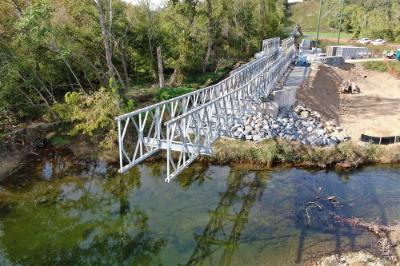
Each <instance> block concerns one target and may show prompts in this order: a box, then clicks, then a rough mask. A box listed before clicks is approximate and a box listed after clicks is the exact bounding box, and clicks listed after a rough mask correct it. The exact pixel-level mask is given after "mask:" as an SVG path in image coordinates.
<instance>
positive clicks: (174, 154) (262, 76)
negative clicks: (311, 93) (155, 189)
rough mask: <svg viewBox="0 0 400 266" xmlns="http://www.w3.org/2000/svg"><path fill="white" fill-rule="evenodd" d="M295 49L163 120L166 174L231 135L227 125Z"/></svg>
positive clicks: (265, 88) (267, 88)
mask: <svg viewBox="0 0 400 266" xmlns="http://www.w3.org/2000/svg"><path fill="white" fill-rule="evenodd" d="M295 55H296V53H295V50H294V49H293V47H292V48H290V49H288V50H287V53H286V55H285V56H282V57H280V58H278V60H277V61H276V62H275V63H274V65H273V66H272V67H271V68H269V69H267V70H266V71H265V72H262V73H259V74H258V75H256V76H255V77H253V78H252V79H251V80H249V81H248V82H247V83H245V84H244V85H242V86H241V87H239V88H237V89H235V90H233V91H231V92H228V93H226V94H225V95H222V96H220V97H218V98H216V99H214V100H212V101H210V102H208V103H205V104H203V105H201V106H198V107H196V108H194V109H192V110H191V111H188V112H186V113H184V114H182V115H180V116H178V117H175V118H173V119H171V120H169V121H167V122H166V126H167V142H166V143H165V149H166V150H167V178H166V181H167V182H169V181H171V179H172V178H174V177H175V176H177V175H178V174H179V173H180V172H181V171H182V170H183V169H185V168H186V167H187V166H188V165H190V164H191V163H192V162H193V161H194V160H195V159H196V158H197V157H198V156H199V155H201V154H205V155H211V154H212V144H213V143H214V141H215V140H217V139H218V138H219V137H220V136H231V132H230V129H231V128H232V126H233V125H234V124H235V121H236V120H237V119H240V118H241V117H242V116H243V115H244V113H245V112H246V111H247V110H248V108H249V106H251V105H252V104H254V103H256V104H257V103H258V102H259V101H260V97H261V96H266V95H268V94H269V93H270V92H271V90H272V88H273V86H274V84H275V83H276V82H277V81H278V80H279V79H281V78H282V76H283V74H284V73H285V71H286V70H287V69H288V67H289V65H290V63H291V62H292V61H293V60H294V57H295Z"/></svg>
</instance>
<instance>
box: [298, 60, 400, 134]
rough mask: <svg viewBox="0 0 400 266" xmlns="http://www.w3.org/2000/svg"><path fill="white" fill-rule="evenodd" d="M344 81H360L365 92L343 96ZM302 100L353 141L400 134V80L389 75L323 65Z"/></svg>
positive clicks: (305, 88) (302, 92)
mask: <svg viewBox="0 0 400 266" xmlns="http://www.w3.org/2000/svg"><path fill="white" fill-rule="evenodd" d="M343 80H348V81H350V82H356V83H357V85H358V86H359V88H360V90H361V93H359V94H345V95H343V94H340V93H339V90H340V89H339V88H340V83H341V82H342V81H343ZM297 96H298V99H299V100H300V101H302V102H303V103H305V104H306V105H307V106H308V107H310V108H312V109H313V110H316V111H318V112H319V113H320V114H321V115H322V116H323V117H324V118H325V119H332V120H335V121H336V122H337V123H339V125H340V126H341V127H342V128H343V129H344V130H345V131H346V133H347V134H348V135H350V136H351V138H352V139H354V140H358V139H360V136H361V134H367V135H370V136H377V137H386V136H398V135H400V104H399V103H400V80H399V79H396V78H395V77H393V76H391V75H390V74H388V73H379V72H374V71H366V70H364V69H363V68H362V67H361V65H351V64H345V65H343V66H342V67H340V68H339V67H331V66H323V65H322V66H320V67H319V69H318V70H313V71H312V72H311V76H310V78H309V80H308V81H306V82H305V83H304V85H303V87H302V88H301V89H300V90H299V91H298V94H297Z"/></svg>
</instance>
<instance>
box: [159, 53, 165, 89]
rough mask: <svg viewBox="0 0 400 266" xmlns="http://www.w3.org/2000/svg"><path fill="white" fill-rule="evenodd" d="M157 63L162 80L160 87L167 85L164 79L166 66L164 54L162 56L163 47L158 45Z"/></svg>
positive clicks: (160, 80) (160, 79)
mask: <svg viewBox="0 0 400 266" xmlns="http://www.w3.org/2000/svg"><path fill="white" fill-rule="evenodd" d="M157 65H158V80H159V82H160V89H161V88H163V87H164V86H165V81H164V68H163V63H162V56H161V47H160V46H158V47H157Z"/></svg>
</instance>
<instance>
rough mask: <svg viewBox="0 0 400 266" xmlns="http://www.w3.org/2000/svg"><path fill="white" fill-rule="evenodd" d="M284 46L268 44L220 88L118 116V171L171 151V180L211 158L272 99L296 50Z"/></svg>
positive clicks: (276, 39) (168, 162) (273, 40)
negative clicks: (250, 109)
mask: <svg viewBox="0 0 400 266" xmlns="http://www.w3.org/2000/svg"><path fill="white" fill-rule="evenodd" d="M282 42H284V43H285V46H283V47H282V49H280V47H279V44H280V39H279V38H272V39H267V40H264V41H263V52H264V54H263V56H262V57H260V58H258V59H256V60H253V61H251V62H249V63H247V64H245V65H244V66H242V67H240V68H239V69H236V70H235V71H233V72H231V75H230V76H229V77H228V78H226V79H224V80H222V81H221V82H219V83H217V84H215V85H212V86H209V87H206V88H203V89H200V90H196V91H194V92H192V93H188V94H185V95H182V96H179V97H175V98H173V99H170V100H166V101H163V102H160V103H158V104H154V105H151V106H148V107H145V108H142V109H140V110H136V111H134V112H131V113H127V114H124V115H121V116H118V117H117V118H116V121H117V125H118V145H119V159H120V169H119V172H120V173H124V172H126V171H128V170H129V169H130V168H131V167H133V166H135V165H137V164H139V163H140V162H142V161H144V160H146V159H147V158H149V157H151V156H153V155H154V154H155V153H157V152H158V151H160V150H167V172H168V176H167V179H166V181H168V182H169V181H170V180H171V179H172V178H173V177H175V176H176V175H177V174H179V173H180V172H181V171H182V170H183V169H184V168H185V167H186V166H188V165H189V164H190V163H191V162H193V161H194V160H195V159H196V158H197V157H198V156H199V155H200V154H211V153H212V148H211V145H212V143H213V142H214V141H215V140H216V139H217V138H218V137H219V136H220V135H229V129H230V126H231V125H232V123H233V122H234V120H235V119H237V117H239V116H240V115H241V114H243V111H244V110H245V108H246V106H248V105H249V104H250V103H252V104H254V103H255V102H256V101H257V100H259V99H260V97H261V96H267V95H268V94H269V93H270V91H271V89H272V87H273V85H274V84H275V82H276V81H277V80H278V79H279V78H280V77H281V76H282V75H283V73H284V72H285V71H286V69H287V67H288V64H290V61H291V58H292V57H294V55H295V51H294V49H293V46H292V47H290V46H289V45H290V43H289V42H286V41H285V40H283V41H282ZM172 153H177V154H178V156H177V158H178V159H177V161H174V158H175V156H173V154H172Z"/></svg>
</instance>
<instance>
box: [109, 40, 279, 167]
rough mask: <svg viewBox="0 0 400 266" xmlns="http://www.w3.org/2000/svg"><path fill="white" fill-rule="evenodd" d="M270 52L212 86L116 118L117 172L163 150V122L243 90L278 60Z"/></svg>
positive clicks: (164, 133) (277, 53)
mask: <svg viewBox="0 0 400 266" xmlns="http://www.w3.org/2000/svg"><path fill="white" fill-rule="evenodd" d="M271 49H273V50H274V52H270V53H268V54H265V55H264V56H263V57H261V58H259V59H256V60H253V61H251V62H249V63H247V64H246V65H244V66H243V67H241V68H240V69H239V70H237V71H235V72H233V73H232V74H231V75H230V76H229V77H228V78H226V79H224V80H222V81H221V82H219V83H217V84H215V85H212V86H209V87H206V88H203V89H200V90H196V91H194V92H192V93H188V94H185V95H182V96H179V97H176V98H173V99H170V100H167V101H163V102H160V103H158V104H154V105H151V106H148V107H145V108H142V109H140V110H136V111H134V112H131V113H127V114H124V115H121V116H118V117H117V118H116V121H117V125H118V145H119V158H120V169H119V172H120V173H124V172H126V171H128V170H129V169H130V168H131V167H133V166H134V165H136V164H138V163H140V162H142V161H144V160H145V159H147V158H149V157H151V156H152V155H154V154H155V153H156V152H157V151H159V150H161V149H165V143H166V141H165V139H166V128H165V126H164V123H165V122H166V121H168V120H170V119H172V118H174V117H177V116H179V115H182V114H184V113H186V112H188V111H190V110H191V109H193V108H196V107H198V106H201V105H203V104H205V103H207V102H209V101H212V100H213V99H216V98H218V97H221V96H222V95H225V94H226V93H228V92H230V91H232V90H234V89H237V88H239V87H241V86H243V84H245V83H247V82H248V81H249V80H251V79H253V78H254V77H255V76H257V75H259V74H260V73H262V72H264V71H265V70H266V69H268V68H270V67H271V66H272V65H273V64H274V63H275V61H276V59H277V58H279V57H280V56H281V52H280V51H279V50H276V47H272V48H271Z"/></svg>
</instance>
